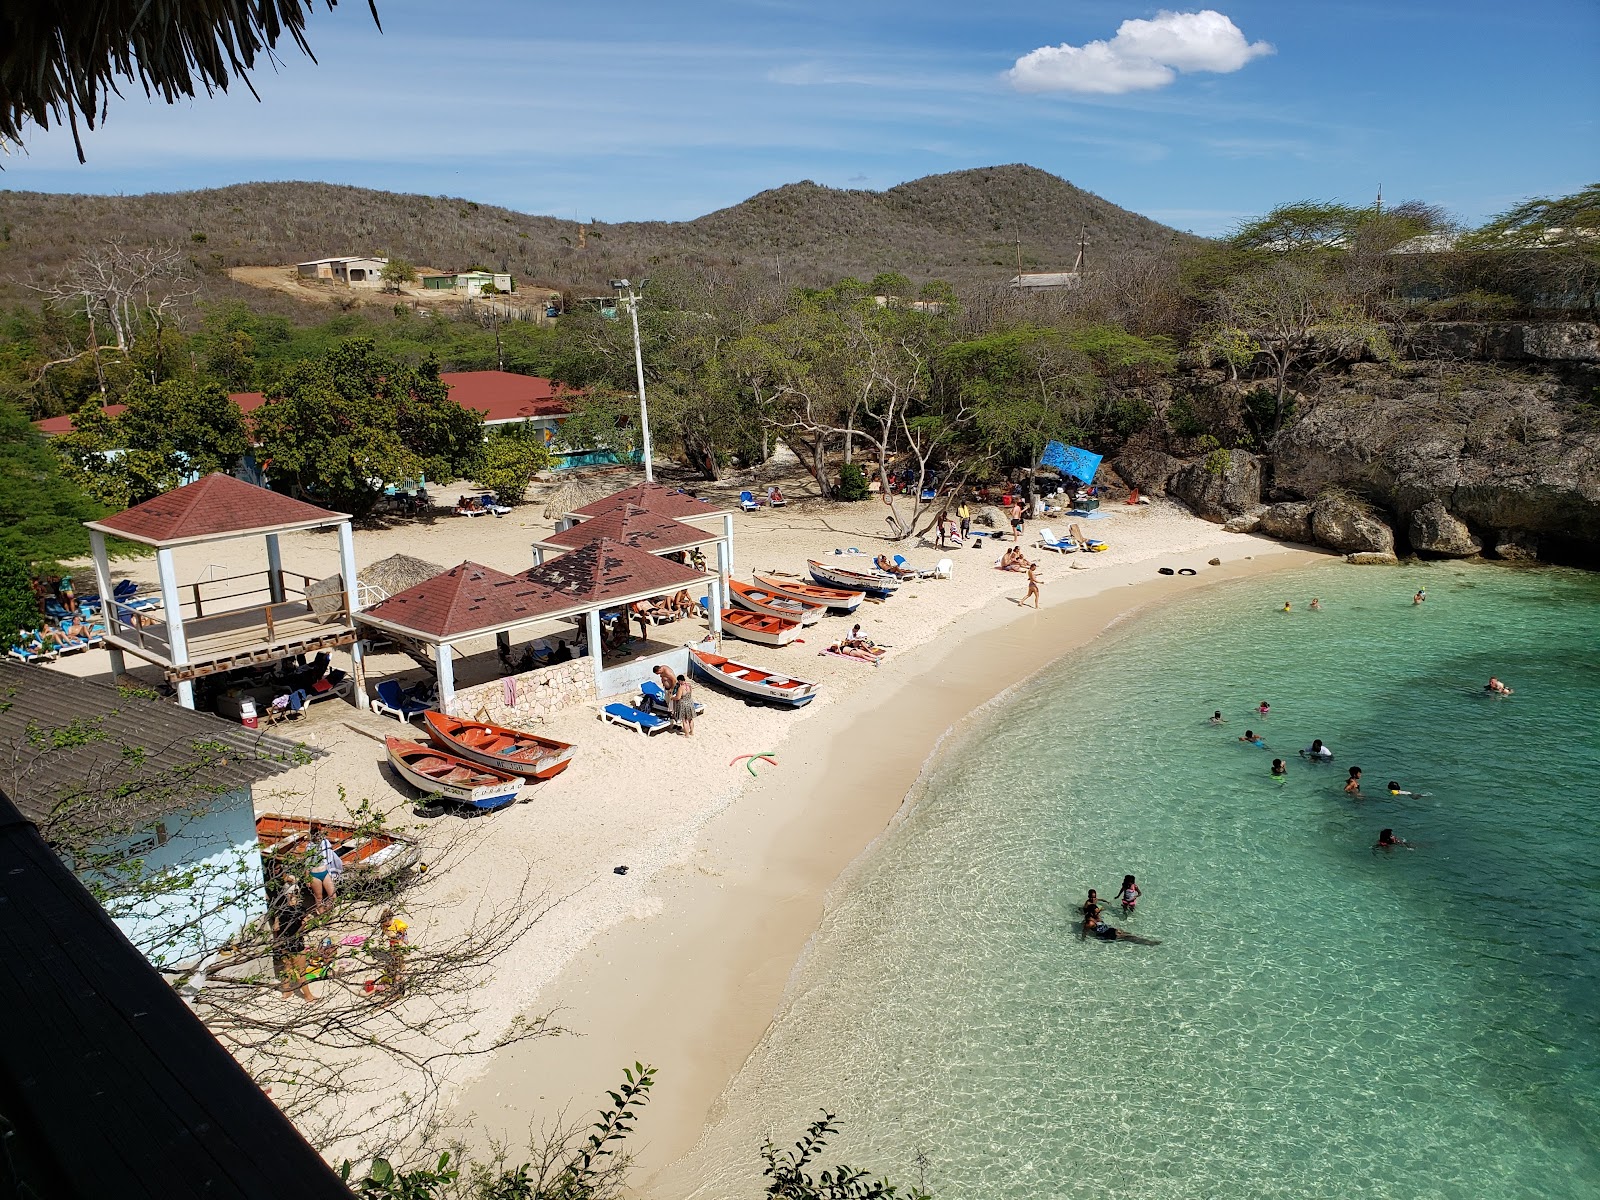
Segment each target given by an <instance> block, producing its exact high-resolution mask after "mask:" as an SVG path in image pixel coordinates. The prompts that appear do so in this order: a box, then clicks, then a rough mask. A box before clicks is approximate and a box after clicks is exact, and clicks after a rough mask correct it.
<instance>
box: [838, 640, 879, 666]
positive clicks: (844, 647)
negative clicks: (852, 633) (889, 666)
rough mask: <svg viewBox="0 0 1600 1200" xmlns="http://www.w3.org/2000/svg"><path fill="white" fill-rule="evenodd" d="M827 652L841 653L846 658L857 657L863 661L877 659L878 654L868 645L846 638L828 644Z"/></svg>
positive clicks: (874, 660)
mask: <svg viewBox="0 0 1600 1200" xmlns="http://www.w3.org/2000/svg"><path fill="white" fill-rule="evenodd" d="M828 653H830V654H842V655H844V657H846V658H859V659H861V660H862V661H863V662H877V661H878V655H877V654H876V653H875V652H874V651H873V650H872V649H871V648H870V647H868V646H865V645H863V644H861V643H860V642H852V641H850V640H849V639H848V638H847V639H845V640H844V641H841V642H836V643H834V644H833V645H832V646H829V647H828Z"/></svg>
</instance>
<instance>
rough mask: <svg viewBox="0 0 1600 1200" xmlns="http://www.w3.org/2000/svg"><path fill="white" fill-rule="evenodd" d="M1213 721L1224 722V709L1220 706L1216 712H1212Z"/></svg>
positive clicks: (1213, 722)
mask: <svg viewBox="0 0 1600 1200" xmlns="http://www.w3.org/2000/svg"><path fill="white" fill-rule="evenodd" d="M1211 723H1212V724H1213V725H1221V724H1222V710H1221V709H1220V708H1219V709H1217V711H1216V712H1214V713H1212V714H1211Z"/></svg>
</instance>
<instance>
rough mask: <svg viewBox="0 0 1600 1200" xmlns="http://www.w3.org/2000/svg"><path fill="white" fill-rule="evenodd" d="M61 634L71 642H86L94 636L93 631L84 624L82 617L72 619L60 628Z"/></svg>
mask: <svg viewBox="0 0 1600 1200" xmlns="http://www.w3.org/2000/svg"><path fill="white" fill-rule="evenodd" d="M61 632H62V633H64V634H66V635H67V636H68V637H69V638H71V639H72V640H73V641H78V642H86V641H88V640H89V639H90V638H92V637H93V636H94V632H95V631H94V630H93V629H92V628H91V627H90V626H89V625H87V624H85V623H84V620H83V618H82V617H73V618H72V620H71V621H70V622H68V623H67V624H65V625H63V626H62V627H61Z"/></svg>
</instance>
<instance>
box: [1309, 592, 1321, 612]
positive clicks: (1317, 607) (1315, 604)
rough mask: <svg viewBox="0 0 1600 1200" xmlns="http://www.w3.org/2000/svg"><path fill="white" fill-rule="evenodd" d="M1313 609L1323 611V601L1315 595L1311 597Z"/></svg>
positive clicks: (1313, 610)
mask: <svg viewBox="0 0 1600 1200" xmlns="http://www.w3.org/2000/svg"><path fill="white" fill-rule="evenodd" d="M1311 611H1312V612H1321V611H1322V601H1321V600H1318V599H1317V598H1316V597H1315V596H1313V597H1311Z"/></svg>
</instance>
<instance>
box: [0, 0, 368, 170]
mask: <svg viewBox="0 0 1600 1200" xmlns="http://www.w3.org/2000/svg"><path fill="white" fill-rule="evenodd" d="M335 3H336V0H327V5H328V7H329V8H330V9H331V8H333V6H334V4H335ZM311 8H312V4H311V3H310V2H309V0H248V2H247V0H206V2H205V3H193V2H192V0H181V2H180V0H153V2H144V3H113V4H109V5H105V4H99V5H92V6H78V5H58V6H54V7H49V8H40V7H38V6H34V5H9V6H7V8H6V9H5V10H4V11H3V13H0V45H4V46H5V47H6V53H5V55H4V56H0V97H4V103H3V104H0V142H19V143H20V142H22V141H23V140H24V138H23V131H24V130H25V129H26V128H27V127H28V126H29V125H37V126H38V127H39V128H41V129H48V128H49V127H50V124H51V122H52V121H54V122H55V123H56V124H66V125H67V126H68V127H69V128H71V130H72V137H73V141H74V143H75V144H76V145H77V147H78V161H79V162H82V161H84V156H83V143H82V141H81V139H80V138H79V134H78V122H79V121H80V120H82V121H83V123H84V124H85V125H87V126H88V127H89V128H90V129H93V128H94V125H95V121H96V120H97V119H98V118H99V117H100V116H101V115H103V113H104V112H105V110H106V107H107V104H108V101H109V99H110V96H111V94H112V93H115V92H117V91H118V88H117V81H118V80H119V79H120V80H127V81H128V82H130V83H138V84H139V85H140V86H141V87H142V88H143V89H144V93H145V95H146V96H150V95H152V94H155V95H159V96H160V97H161V98H162V99H163V100H165V101H166V102H167V103H168V104H173V103H176V101H177V100H178V98H179V97H180V96H189V97H192V96H194V95H195V94H196V92H197V91H202V90H203V91H204V92H206V93H207V94H208V95H209V94H210V93H211V92H212V91H213V89H216V90H220V91H227V89H228V84H229V82H230V77H231V76H237V77H238V78H240V79H243V80H244V81H245V86H247V87H248V86H249V76H248V75H247V74H246V73H247V72H248V71H249V70H250V69H251V68H253V67H254V66H255V61H256V56H257V55H258V54H270V53H271V52H272V51H273V50H274V49H275V48H276V47H277V46H278V43H279V42H280V41H281V40H282V39H283V38H284V37H285V35H287V36H288V37H289V38H291V39H293V41H294V43H295V44H296V45H297V46H299V47H300V49H301V50H302V51H304V52H305V53H306V54H307V55H308V56H309V55H310V54H311V48H310V46H309V45H308V44H307V42H306V37H305V22H306V14H307V13H308V12H309V11H310V10H311ZM368 9H369V10H370V11H371V13H372V19H373V22H374V23H376V22H377V20H378V9H377V5H376V0H368Z"/></svg>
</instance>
